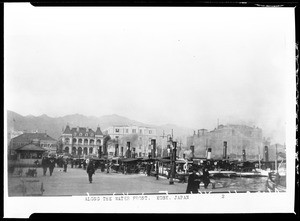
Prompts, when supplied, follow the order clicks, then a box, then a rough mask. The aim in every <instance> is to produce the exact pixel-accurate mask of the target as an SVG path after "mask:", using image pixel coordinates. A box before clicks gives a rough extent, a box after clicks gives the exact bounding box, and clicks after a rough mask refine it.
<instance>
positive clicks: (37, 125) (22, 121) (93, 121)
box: [7, 111, 193, 143]
mask: <svg viewBox="0 0 300 221" xmlns="http://www.w3.org/2000/svg"><path fill="white" fill-rule="evenodd" d="M67 124H69V125H70V127H77V126H82V127H90V128H92V129H94V130H95V129H96V127H97V126H100V128H101V130H102V131H103V130H105V129H106V128H107V127H110V126H113V125H138V126H151V127H154V128H156V129H157V135H158V136H162V135H163V131H164V134H165V135H167V134H171V130H172V129H173V135H174V138H178V140H181V142H182V143H186V136H189V135H191V134H192V133H193V130H192V129H188V128H183V127H180V126H176V125H171V124H166V125H160V126H156V125H149V124H144V123H142V122H138V121H135V120H131V119H128V118H126V117H123V116H119V115H116V114H112V115H104V116H101V117H95V116H84V115H81V114H73V115H67V116H63V117H57V118H53V117H49V116H47V115H45V114H43V115H41V116H32V115H28V116H22V115H20V114H18V113H15V112H13V111H7V127H8V128H7V129H8V131H10V130H11V129H12V128H14V130H15V131H27V132H32V131H39V132H46V133H47V134H49V135H50V136H51V137H53V138H54V139H58V138H59V136H60V135H61V133H62V130H63V129H64V128H65V126H66V125H67Z"/></svg>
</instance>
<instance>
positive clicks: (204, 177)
mask: <svg viewBox="0 0 300 221" xmlns="http://www.w3.org/2000/svg"><path fill="white" fill-rule="evenodd" d="M202 181H203V183H204V188H205V189H207V186H208V184H209V183H210V179H209V172H208V168H207V167H204V169H203V175H202Z"/></svg>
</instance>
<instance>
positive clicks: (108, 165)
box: [106, 161, 110, 173]
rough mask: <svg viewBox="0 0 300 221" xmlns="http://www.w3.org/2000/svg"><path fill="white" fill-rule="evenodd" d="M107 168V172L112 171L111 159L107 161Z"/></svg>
mask: <svg viewBox="0 0 300 221" xmlns="http://www.w3.org/2000/svg"><path fill="white" fill-rule="evenodd" d="M106 170H107V171H106V173H109V171H110V162H109V161H108V162H107V168H106Z"/></svg>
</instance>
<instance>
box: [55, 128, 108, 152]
mask: <svg viewBox="0 0 300 221" xmlns="http://www.w3.org/2000/svg"><path fill="white" fill-rule="evenodd" d="M60 139H61V141H62V150H63V152H65V153H70V154H72V155H79V156H81V155H91V154H93V155H98V151H101V148H102V145H103V133H102V131H101V129H100V127H97V129H96V131H94V130H92V129H90V128H88V127H74V128H72V129H70V127H69V125H67V126H66V128H65V130H64V132H63V133H62V135H61V138H60Z"/></svg>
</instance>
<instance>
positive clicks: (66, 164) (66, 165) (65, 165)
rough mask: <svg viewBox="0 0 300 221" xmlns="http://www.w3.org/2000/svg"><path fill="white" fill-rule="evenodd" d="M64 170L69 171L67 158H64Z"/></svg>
mask: <svg viewBox="0 0 300 221" xmlns="http://www.w3.org/2000/svg"><path fill="white" fill-rule="evenodd" d="M63 164H64V172H67V168H68V161H67V159H64V163H63Z"/></svg>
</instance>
